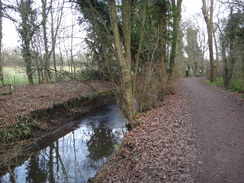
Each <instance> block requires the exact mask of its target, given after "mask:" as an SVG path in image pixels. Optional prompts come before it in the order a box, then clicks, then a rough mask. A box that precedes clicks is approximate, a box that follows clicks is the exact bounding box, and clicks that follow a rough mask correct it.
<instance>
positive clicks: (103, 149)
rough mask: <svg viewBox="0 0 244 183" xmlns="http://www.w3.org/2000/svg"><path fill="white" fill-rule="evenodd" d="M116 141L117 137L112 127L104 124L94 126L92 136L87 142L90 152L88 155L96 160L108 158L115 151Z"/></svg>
mask: <svg viewBox="0 0 244 183" xmlns="http://www.w3.org/2000/svg"><path fill="white" fill-rule="evenodd" d="M115 142H116V137H115V135H114V134H113V133H112V130H111V129H106V127H104V126H102V125H100V126H99V127H97V128H95V127H94V126H93V133H92V134H91V138H90V140H88V141H87V143H86V144H87V147H88V150H89V153H90V154H89V155H88V157H89V158H90V159H91V160H93V161H95V162H97V161H99V160H101V159H103V158H107V157H108V156H109V155H110V154H111V153H112V152H113V150H114V147H113V145H114V144H115Z"/></svg>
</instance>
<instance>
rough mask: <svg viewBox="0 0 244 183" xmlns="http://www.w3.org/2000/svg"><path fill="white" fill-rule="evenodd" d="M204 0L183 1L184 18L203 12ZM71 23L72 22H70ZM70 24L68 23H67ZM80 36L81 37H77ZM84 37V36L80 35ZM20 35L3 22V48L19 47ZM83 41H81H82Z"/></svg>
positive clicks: (7, 21) (13, 27) (12, 25)
mask: <svg viewBox="0 0 244 183" xmlns="http://www.w3.org/2000/svg"><path fill="white" fill-rule="evenodd" d="M201 7H202V0H183V13H182V18H183V19H186V18H188V17H191V16H194V14H196V13H199V12H201ZM69 23H71V22H69ZM67 24H68V22H67ZM67 26H68V25H67ZM77 36H79V35H77ZM80 36H81V37H84V35H83V36H82V35H80ZM18 40H19V38H18V34H17V32H16V28H15V26H14V24H13V23H12V22H11V21H10V20H8V19H4V20H3V46H4V48H16V47H17V46H19V42H18ZM80 41H81V40H80Z"/></svg>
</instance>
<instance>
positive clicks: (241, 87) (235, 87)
mask: <svg viewBox="0 0 244 183" xmlns="http://www.w3.org/2000/svg"><path fill="white" fill-rule="evenodd" d="M206 83H208V84H210V85H212V86H218V87H224V79H223V78H222V77H221V78H215V79H214V81H213V82H210V81H209V80H207V81H206ZM228 90H230V91H234V92H239V93H244V80H243V79H232V80H231V82H230V84H229V88H228Z"/></svg>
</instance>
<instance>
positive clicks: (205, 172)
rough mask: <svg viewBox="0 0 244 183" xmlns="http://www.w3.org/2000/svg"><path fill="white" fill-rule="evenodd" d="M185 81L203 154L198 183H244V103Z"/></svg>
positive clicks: (199, 81) (197, 81)
mask: <svg viewBox="0 0 244 183" xmlns="http://www.w3.org/2000/svg"><path fill="white" fill-rule="evenodd" d="M204 80H205V78H186V79H182V82H181V85H182V86H183V87H184V89H185V90H186V91H187V92H189V93H190V96H191V97H190V99H191V100H192V101H191V102H192V108H193V111H194V118H195V121H196V134H197V136H198V137H197V144H198V148H199V153H198V157H197V163H198V170H197V172H198V173H197V182H199V183H206V182H209V183H210V182H211V183H224V182H228V183H243V182H244V104H243V101H241V99H237V98H234V97H232V96H230V95H227V93H226V92H225V91H221V90H218V89H216V88H215V87H212V86H209V85H207V84H205V83H204Z"/></svg>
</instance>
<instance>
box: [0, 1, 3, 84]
mask: <svg viewBox="0 0 244 183" xmlns="http://www.w3.org/2000/svg"><path fill="white" fill-rule="evenodd" d="M2 20H3V6H2V0H0V81H1V83H2V85H4V80H3V57H2V38H3V22H2Z"/></svg>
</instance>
